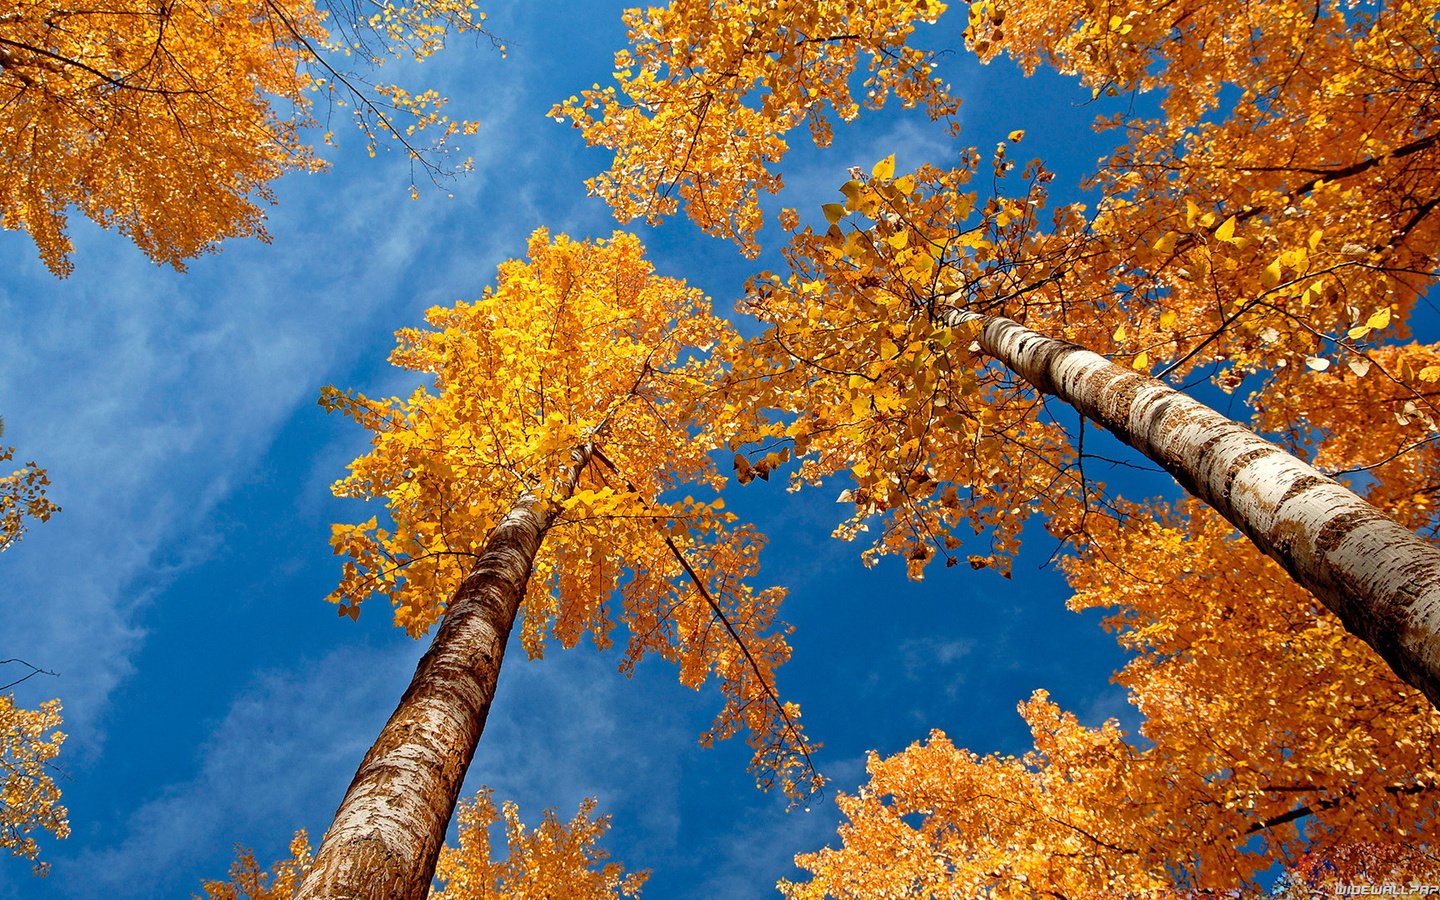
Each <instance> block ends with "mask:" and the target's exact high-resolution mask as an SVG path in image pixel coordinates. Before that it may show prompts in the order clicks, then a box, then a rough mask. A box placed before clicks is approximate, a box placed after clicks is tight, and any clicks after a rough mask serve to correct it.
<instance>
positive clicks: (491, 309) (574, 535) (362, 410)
mask: <svg viewBox="0 0 1440 900" xmlns="http://www.w3.org/2000/svg"><path fill="white" fill-rule="evenodd" d="M529 257H530V258H529V261H528V262H519V261H514V262H510V263H506V264H505V265H503V266H502V267H501V270H500V278H499V282H498V285H497V287H496V288H495V289H494V290H492V291H487V292H486V294H485V296H484V297H483V298H482V299H481V300H479V301H477V302H475V303H461V304H459V305H457V306H455V307H454V308H450V309H439V308H437V309H433V310H431V311H430V313H429V316H428V319H429V324H430V328H429V329H423V330H422V329H410V330H405V331H402V332H400V335H399V347H398V349H397V350H396V351H395V353H394V354H393V356H392V361H393V362H394V363H396V364H397V365H399V366H402V367H404V368H407V369H411V370H414V371H419V372H426V373H433V375H434V377H435V384H434V387H433V392H432V390H429V389H426V388H423V387H422V388H420V389H418V390H417V391H416V392H415V393H414V394H412V395H411V396H410V397H409V398H408V399H404V400H401V399H398V398H394V399H390V400H373V399H369V398H366V397H364V396H361V395H358V394H342V393H340V392H337V391H333V390H331V391H328V392H327V393H326V395H325V397H324V399H323V401H322V402H323V403H324V404H325V405H326V406H327V408H330V409H340V410H343V411H345V412H346V413H347V414H348V415H350V416H352V417H353V418H355V419H356V420H357V421H359V422H360V423H361V424H362V425H364V426H365V427H367V428H368V429H370V430H371V431H372V432H373V433H374V437H373V449H372V451H371V452H370V453H369V454H367V455H366V456H363V457H361V458H359V459H357V460H356V461H355V462H354V463H353V464H352V465H351V474H350V476H349V477H347V478H346V479H344V480H343V481H341V482H339V483H337V485H336V486H335V490H336V493H337V494H339V495H341V496H350V497H363V498H371V497H375V498H380V497H383V498H385V500H386V502H387V506H388V510H389V516H390V518H391V520H392V522H391V523H389V525H390V527H382V526H381V525H380V524H379V523H378V521H377V519H376V518H371V519H370V520H369V521H367V522H364V523H361V524H358V525H353V526H345V525H337V526H335V531H334V546H335V551H336V552H337V553H338V554H341V555H343V556H345V557H347V561H346V562H345V564H344V568H343V573H342V578H341V582H340V585H339V587H338V588H337V589H336V591H335V593H334V595H333V599H334V600H335V601H336V602H337V603H338V604H339V607H338V609H339V612H340V614H341V615H342V616H344V615H348V616H351V617H357V616H358V615H359V613H360V610H361V607H362V604H363V603H364V602H366V600H367V598H370V597H374V596H377V595H378V596H380V597H384V598H386V599H388V600H390V601H391V603H392V604H393V606H394V610H395V612H394V616H395V623H396V624H397V625H398V626H400V627H403V628H405V629H406V630H407V631H408V632H409V633H410V634H412V635H414V636H417V637H418V636H420V635H423V634H424V633H425V632H426V631H427V630H428V629H429V628H430V627H431V626H432V625H433V624H434V623H435V622H437V621H439V622H440V628H439V630H438V631H437V633H436V635H435V638H434V640H433V642H432V644H431V648H430V650H429V651H428V652H427V653H426V655H425V656H424V658H422V660H421V661H420V664H419V666H418V668H417V670H416V674H415V676H414V678H413V679H412V681H411V684H410V687H409V689H407V691H406V693H405V696H404V697H403V698H402V700H401V702H400V706H399V708H398V709H397V710H396V712H395V714H394V715H393V716H392V717H391V719H390V721H389V723H388V724H387V725H386V726H385V728H384V730H383V731H382V732H381V734H380V736H379V738H378V739H377V741H376V743H375V745H374V746H373V747H372V748H371V750H370V752H369V753H368V754H367V755H366V757H365V760H364V761H363V762H362V764H361V766H360V770H359V772H358V773H357V774H356V777H355V780H354V781H353V783H352V784H351V786H350V789H349V791H348V792H347V794H346V797H345V800H344V801H343V803H342V804H341V807H340V810H339V812H338V813H337V814H336V818H335V821H334V823H333V824H332V825H331V827H330V829H329V830H328V831H327V832H326V835H325V838H324V840H323V841H322V842H321V845H320V848H319V850H318V851H317V852H316V856H315V861H314V863H313V865H312V866H311V867H310V869H309V873H308V875H307V876H306V878H305V881H304V883H303V885H302V887H301V889H300V893H299V896H301V897H355V896H376V895H377V894H383V895H384V896H389V897H412V898H413V897H423V896H424V894H425V891H426V889H427V887H428V885H429V883H430V878H431V873H432V872H433V871H434V867H435V861H436V856H437V854H438V853H439V852H440V846H441V843H442V841H443V839H444V834H445V828H446V826H447V824H448V822H449V820H450V817H451V813H452V811H453V809H454V804H455V800H456V797H457V796H458V793H459V790H460V785H461V782H462V780H463V778H464V776H465V772H466V768H467V767H468V765H469V762H470V759H471V758H472V756H473V754H474V751H475V746H476V742H477V741H478V739H479V737H480V733H481V731H482V730H483V728H484V723H485V718H486V715H487V714H488V712H489V709H490V705H491V702H492V701H493V699H494V696H495V690H496V680H497V677H498V673H499V669H500V664H501V661H502V660H503V658H504V653H505V647H506V643H507V641H508V638H509V636H510V632H511V628H512V626H513V624H514V622H515V620H516V617H517V615H519V614H520V612H521V610H522V609H523V624H522V628H521V643H522V645H523V646H524V647H525V648H526V650H527V651H528V652H529V653H530V655H531V656H532V657H538V656H540V655H542V654H543V652H544V650H545V647H546V645H547V642H548V641H550V640H554V641H557V642H558V643H559V644H560V645H562V646H565V647H572V646H574V645H575V644H576V643H578V642H579V641H580V640H581V639H582V638H583V637H585V636H587V635H588V636H589V637H590V638H591V639H592V640H593V641H594V643H595V644H596V645H597V646H599V647H602V648H603V647H606V646H608V645H609V644H610V641H611V636H610V635H611V631H612V629H613V628H614V625H615V622H614V619H613V618H612V617H614V616H616V615H617V614H618V617H619V619H620V621H621V622H623V623H624V624H625V625H626V627H627V629H628V630H629V633H630V637H629V641H628V646H627V648H626V651H625V655H624V661H623V663H622V668H623V669H624V670H625V671H626V672H627V673H628V672H630V671H632V670H633V667H634V666H635V664H636V663H637V662H638V661H639V660H640V659H641V658H643V657H644V656H645V655H646V654H648V653H658V654H659V655H660V656H662V657H664V658H666V659H669V660H672V661H675V662H676V663H678V664H679V667H680V679H681V681H682V683H684V684H687V685H690V686H692V687H696V688H698V687H699V686H700V685H701V684H702V683H704V682H705V681H706V679H707V678H708V677H709V675H710V674H711V673H712V672H713V673H714V674H715V675H716V676H717V677H718V679H719V681H720V686H721V692H722V694H723V696H724V705H723V708H722V709H721V711H720V713H719V715H718V716H717V717H716V720H715V723H714V725H713V726H712V728H711V729H710V730H709V731H708V732H706V734H705V735H704V736H703V737H702V741H704V742H706V743H708V742H710V741H712V740H716V739H720V738H725V737H729V736H731V735H733V734H734V733H736V732H737V731H738V730H739V729H741V728H745V729H748V731H749V735H750V743H751V744H752V746H753V747H754V748H755V755H754V758H753V766H754V768H755V771H756V773H757V777H758V778H760V780H761V781H762V783H763V784H766V785H769V784H776V783H778V784H780V785H781V786H782V787H783V788H784V789H786V790H787V791H804V790H806V789H807V786H808V784H809V779H810V778H811V777H818V776H815V775H814V771H813V767H810V766H809V762H808V760H809V745H808V744H807V742H806V740H805V738H804V737H803V735H802V734H801V733H800V731H799V726H798V721H797V720H798V710H797V709H796V708H795V707H794V706H793V705H792V704H788V703H783V702H781V701H780V700H779V698H778V695H777V694H776V688H775V682H774V669H775V667H776V666H778V665H779V664H780V663H782V662H783V661H784V660H785V659H786V658H787V657H788V655H789V647H788V645H787V644H786V641H785V638H784V631H785V627H784V626H783V625H782V624H780V623H778V622H777V621H776V619H775V616H776V613H777V611H778V606H779V603H780V600H781V598H782V596H783V592H782V591H780V590H779V589H776V588H768V589H764V590H754V589H753V588H752V587H751V586H750V585H749V580H750V579H751V578H752V577H753V576H754V574H755V572H756V559H757V552H758V548H759V544H760V542H761V538H760V536H759V535H758V534H756V533H755V532H754V531H753V529H750V528H747V527H745V526H742V525H737V524H736V523H735V522H734V518H733V516H731V515H729V514H727V513H725V512H723V503H722V502H721V501H720V500H718V499H715V500H705V499H699V500H697V499H693V498H692V497H689V496H686V497H676V496H674V494H675V493H676V492H677V489H678V488H680V487H682V486H685V485H695V486H697V487H698V488H706V487H709V488H714V487H717V486H718V485H719V482H720V477H719V475H718V473H716V472H715V470H714V467H713V463H712V462H711V460H710V457H709V455H708V454H709V452H710V450H711V449H712V448H713V437H712V436H711V435H710V434H709V432H708V431H707V430H706V429H703V428H701V427H699V426H698V423H697V422H696V421H695V420H693V419H692V418H690V415H691V414H690V411H689V410H690V409H691V407H693V406H694V405H695V400H694V395H695V393H696V392H698V391H702V390H706V389H708V388H709V386H710V384H711V383H712V382H713V381H714V379H715V378H716V377H717V374H718V363H717V362H716V361H715V360H714V358H713V357H711V356H708V355H707V353H708V352H709V351H712V350H718V349H720V348H722V347H723V346H726V345H729V344H733V343H734V342H735V341H736V340H737V338H736V337H735V335H734V334H733V332H731V330H730V329H729V327H728V326H727V325H726V324H725V323H724V321H723V320H721V319H719V318H717V317H715V316H714V315H713V314H712V313H711V312H710V310H709V306H708V303H707V302H706V301H705V299H704V297H703V296H701V295H700V294H699V292H698V291H695V290H694V289H690V288H686V287H685V286H684V285H683V284H682V283H680V282H677V281H675V280H673V279H667V278H661V277H658V276H655V275H654V274H653V272H652V270H651V268H650V266H649V265H648V264H647V263H646V262H645V261H644V260H643V259H642V257H641V248H640V245H639V242H638V241H637V240H636V239H635V238H633V237H631V236H628V235H624V234H619V233H617V234H616V235H615V236H614V237H613V238H611V239H610V240H609V241H603V242H595V243H590V244H582V243H577V242H573V241H570V240H568V239H567V238H564V237H557V238H555V239H554V240H553V241H552V240H551V238H550V237H549V235H548V234H546V233H545V232H544V231H541V232H537V233H536V234H535V235H534V236H533V237H532V239H531V241H530V247H529ZM617 591H618V592H619V595H620V603H619V604H618V606H613V605H612V604H611V603H610V602H609V598H610V597H611V595H612V594H615V593H616V592H617ZM807 770H808V771H807Z"/></svg>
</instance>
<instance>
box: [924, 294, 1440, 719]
mask: <svg viewBox="0 0 1440 900" xmlns="http://www.w3.org/2000/svg"><path fill="white" fill-rule="evenodd" d="M945 320H946V323H947V324H949V325H952V326H954V325H959V324H961V323H965V322H979V323H981V331H980V334H979V336H978V338H977V340H978V342H979V344H980V347H981V349H983V350H984V351H985V352H986V353H987V354H989V355H991V356H993V357H994V358H995V359H997V360H999V361H1000V362H1002V363H1004V364H1005V365H1006V366H1007V367H1009V368H1010V369H1011V370H1012V371H1014V372H1015V374H1017V375H1019V376H1020V377H1021V378H1024V379H1025V380H1026V381H1028V382H1029V383H1030V384H1031V385H1033V386H1034V387H1035V388H1036V389H1037V390H1040V391H1043V392H1045V393H1048V394H1053V395H1055V396H1056V397H1058V398H1059V399H1061V400H1064V401H1065V402H1066V403H1069V404H1070V405H1071V406H1073V407H1075V409H1077V410H1078V411H1079V412H1080V413H1081V415H1083V416H1085V417H1086V418H1088V419H1092V420H1094V421H1096V422H1098V423H1100V424H1101V425H1102V426H1104V428H1105V429H1106V430H1107V431H1109V432H1110V433H1111V434H1113V435H1115V436H1116V437H1117V438H1119V439H1120V440H1122V441H1124V442H1125V443H1127V444H1129V445H1130V446H1131V447H1134V448H1135V449H1136V450H1139V451H1140V452H1141V453H1143V454H1145V455H1146V456H1147V457H1149V458H1150V459H1151V460H1153V461H1154V462H1156V463H1158V464H1159V465H1161V466H1162V467H1164V469H1165V470H1166V471H1167V472H1169V473H1170V474H1171V475H1173V476H1175V479H1176V481H1178V482H1179V483H1180V484H1181V486H1182V487H1184V488H1185V489H1186V490H1187V491H1189V492H1190V493H1191V494H1193V495H1195V496H1196V497H1198V498H1199V499H1201V500H1203V501H1204V502H1206V503H1208V504H1209V505H1210V506H1212V507H1214V509H1215V510H1216V511H1217V512H1219V513H1220V514H1221V515H1223V516H1224V517H1225V518H1226V519H1228V520H1229V521H1230V522H1231V523H1232V524H1234V525H1235V527H1237V528H1239V529H1240V531H1241V532H1243V533H1244V534H1245V536H1246V537H1248V538H1249V539H1250V540H1251V541H1252V542H1254V544H1255V546H1256V547H1258V548H1260V550H1261V551H1263V552H1264V553H1265V554H1266V555H1267V556H1269V557H1271V558H1272V559H1274V560H1276V561H1277V562H1279V563H1280V564H1281V565H1282V566H1284V567H1285V570H1286V571H1287V572H1289V573H1290V575H1291V576H1292V577H1293V578H1294V579H1295V581H1296V582H1298V583H1299V584H1300V585H1302V586H1304V587H1305V588H1306V589H1307V590H1309V591H1310V592H1311V593H1313V594H1314V595H1315V596H1316V597H1318V598H1319V599H1320V600H1321V601H1322V602H1323V603H1324V604H1325V605H1326V606H1327V607H1329V608H1330V610H1331V611H1333V612H1334V613H1335V614H1336V615H1338V616H1339V617H1340V621H1341V622H1343V623H1344V625H1345V627H1346V629H1348V630H1349V631H1350V632H1351V633H1353V634H1355V635H1357V636H1358V637H1360V638H1361V639H1362V640H1364V641H1365V642H1366V643H1367V644H1369V645H1370V646H1371V647H1373V648H1375V650H1376V652H1378V653H1379V654H1380V656H1381V658H1383V659H1384V660H1385V661H1386V662H1387V663H1388V664H1389V665H1390V667H1391V668H1392V669H1394V671H1395V674H1397V675H1398V676H1400V677H1401V678H1402V679H1404V680H1405V681H1406V682H1408V683H1410V684H1412V685H1414V686H1415V687H1417V688H1419V689H1420V690H1421V691H1422V692H1424V694H1425V696H1426V697H1428V698H1429V699H1430V702H1431V704H1433V705H1435V706H1436V707H1437V708H1440V548H1437V547H1436V546H1435V545H1433V544H1431V543H1430V542H1428V541H1426V540H1424V539H1422V538H1420V537H1419V536H1417V535H1416V534H1414V533H1413V532H1411V531H1410V530H1409V529H1407V528H1405V527H1404V526H1402V525H1400V524H1399V523H1398V522H1396V521H1395V520H1394V519H1392V518H1390V517H1389V516H1387V515H1386V514H1385V513H1383V512H1381V511H1380V510H1378V509H1376V508H1375V507H1374V506H1371V505H1370V504H1369V503H1367V502H1365V501H1364V500H1362V499H1361V498H1360V497H1358V496H1356V495H1355V494H1354V493H1353V492H1351V491H1350V490H1349V489H1348V488H1346V487H1344V486H1343V485H1341V484H1340V483H1338V482H1336V481H1335V480H1334V479H1332V478H1329V477H1327V476H1325V475H1322V474H1321V473H1320V472H1318V471H1316V470H1315V469H1313V468H1311V467H1310V466H1308V465H1306V464H1305V463H1303V462H1301V461H1300V460H1298V459H1296V458H1295V457H1294V456H1293V455H1291V454H1289V453H1287V452H1286V451H1284V450H1282V449H1281V448H1279V447H1277V446H1275V445H1274V444H1272V443H1270V442H1269V441H1267V440H1265V439H1263V438H1261V437H1260V436H1258V435H1256V434H1255V433H1254V432H1252V431H1250V430H1249V429H1247V428H1244V427H1243V426H1241V425H1239V424H1237V423H1235V422H1233V421H1232V420H1230V419H1228V418H1226V417H1225V416H1222V415H1220V414H1219V413H1217V412H1215V411H1214V410H1212V409H1210V408H1209V407H1208V406H1206V405H1204V404H1203V403H1200V402H1199V401H1197V400H1194V399H1192V398H1190V397H1188V396H1186V395H1185V394H1183V393H1181V392H1179V391H1177V390H1175V389H1174V388H1171V387H1170V386H1168V385H1166V384H1165V383H1164V382H1161V381H1159V380H1158V379H1155V378H1151V377H1150V376H1148V375H1142V374H1140V373H1138V372H1135V371H1133V370H1131V369H1127V368H1125V367H1123V366H1119V365H1116V364H1114V363H1112V362H1110V361H1109V360H1107V359H1105V358H1104V357H1102V356H1100V355H1099V354H1096V353H1092V352H1091V351H1089V350H1086V349H1084V348H1083V347H1079V346H1076V345H1075V344H1071V343H1069V342H1067V341H1061V340H1056V339H1054V338H1049V337H1046V336H1044V335H1041V334H1037V333H1036V332H1034V331H1031V330H1029V329H1027V328H1025V327H1024V326H1023V325H1020V324H1019V323H1017V322H1014V321H1011V320H1010V319H1005V318H1001V317H999V316H983V315H980V314H978V313H971V312H965V311H961V310H952V311H950V312H949V313H947V314H946V317H945ZM1277 652H1279V650H1278V648H1277Z"/></svg>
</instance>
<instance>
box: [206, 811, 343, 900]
mask: <svg viewBox="0 0 1440 900" xmlns="http://www.w3.org/2000/svg"><path fill="white" fill-rule="evenodd" d="M314 858H315V857H314V855H313V854H312V853H311V852H310V838H309V836H308V835H306V834H305V829H303V828H302V829H300V830H299V831H297V832H295V837H294V838H293V839H291V841H290V858H289V859H282V860H280V861H278V862H276V863H275V865H274V866H272V867H271V869H270V870H269V871H266V870H264V869H262V868H260V864H259V863H258V862H256V860H255V853H254V852H253V851H251V850H249V849H247V848H239V853H238V856H237V858H236V860H235V862H233V863H231V864H230V872H229V875H230V880H229V881H207V882H205V884H204V885H202V888H203V890H204V891H205V897H206V900H242V898H244V900H292V898H293V897H294V896H295V892H296V891H298V890H299V889H300V883H301V882H302V881H304V880H305V873H306V872H307V871H309V869H310V863H312V862H313V861H314Z"/></svg>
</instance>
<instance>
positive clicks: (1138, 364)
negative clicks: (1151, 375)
mask: <svg viewBox="0 0 1440 900" xmlns="http://www.w3.org/2000/svg"><path fill="white" fill-rule="evenodd" d="M1130 368H1132V369H1138V370H1139V371H1141V372H1148V371H1150V354H1149V353H1146V352H1145V351H1143V350H1142V351H1140V355H1139V356H1137V357H1135V361H1134V362H1132V363H1131V364H1130Z"/></svg>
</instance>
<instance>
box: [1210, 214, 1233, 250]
mask: <svg viewBox="0 0 1440 900" xmlns="http://www.w3.org/2000/svg"><path fill="white" fill-rule="evenodd" d="M1215 237H1216V238H1218V239H1220V240H1222V241H1224V242H1225V243H1227V244H1233V243H1235V242H1236V241H1235V217H1234V216H1231V217H1230V218H1228V219H1226V220H1225V221H1224V222H1221V223H1220V227H1219V228H1216V229H1215Z"/></svg>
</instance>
